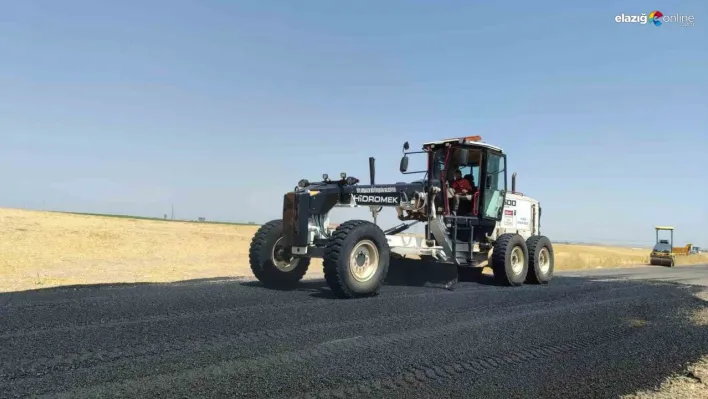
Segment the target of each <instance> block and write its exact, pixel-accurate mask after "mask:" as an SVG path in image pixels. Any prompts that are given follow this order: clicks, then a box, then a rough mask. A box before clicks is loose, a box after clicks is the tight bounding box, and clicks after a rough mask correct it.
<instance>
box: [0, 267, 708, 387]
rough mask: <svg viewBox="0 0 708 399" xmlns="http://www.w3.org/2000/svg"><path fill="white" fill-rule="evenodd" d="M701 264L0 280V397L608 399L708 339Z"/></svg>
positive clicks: (692, 358)
mask: <svg viewBox="0 0 708 399" xmlns="http://www.w3.org/2000/svg"><path fill="white" fill-rule="evenodd" d="M706 272H708V265H703V266H694V267H677V268H673V269H669V268H632V269H626V270H600V271H597V270H595V271H587V272H574V273H559V274H557V277H556V278H555V279H554V280H553V281H552V282H551V284H550V285H548V286H523V287H520V288H516V289H514V288H508V287H497V286H495V285H493V284H492V283H491V282H490V281H489V280H488V279H482V280H481V281H478V282H469V283H460V284H459V285H458V286H457V289H456V290H454V291H447V290H444V289H442V288H440V287H438V286H436V285H435V284H425V285H422V286H404V285H401V284H402V283H401V281H400V279H399V281H397V278H399V277H400V276H398V277H397V275H396V273H399V272H398V271H393V272H392V277H391V279H390V284H389V285H386V286H385V287H384V289H383V290H382V291H381V294H380V295H379V296H377V297H374V298H368V299H361V300H335V299H333V298H332V297H331V295H330V294H329V291H328V289H327V288H326V286H325V285H324V283H323V282H322V281H308V282H304V283H302V284H301V286H300V287H299V288H297V289H295V290H291V291H272V290H266V289H264V288H262V287H260V285H259V284H257V283H254V282H247V281H240V280H202V281H191V282H185V283H179V284H131V285H117V286H115V285H114V286H94V287H82V288H71V287H70V288H59V289H46V290H38V291H29V292H22V293H13V294H1V295H0V397H23V396H33V397H35V396H37V397H43V396H47V397H66V398H81V397H101V398H105V397H126V398H138V397H230V398H236V397H244V398H257V397H282V398H291V397H342V398H344V397H351V398H357V397H361V398H372V397H373V398H399V397H400V398H413V397H421V398H441V397H479V398H496V397H499V398H516V397H519V398H521V397H557V398H569V397H582V398H588V397H600V398H604V397H608V398H611V397H618V396H620V395H627V394H631V393H634V392H637V391H643V390H650V389H652V388H653V387H656V386H658V385H659V384H661V383H662V382H663V381H664V380H665V379H666V378H667V377H669V376H670V375H672V374H675V373H680V372H682V370H685V368H686V367H687V365H689V364H690V363H693V362H696V361H697V360H698V359H700V357H701V356H702V355H706V354H707V353H708V330H706V328H708V327H707V326H706V324H705V323H696V322H695V321H693V319H692V318H691V315H692V314H695V313H696V312H699V311H701V310H705V308H706V304H707V302H706V301H705V300H704V299H700V296H701V294H700V293H701V292H703V291H704V290H705V289H706V288H705V286H708V280H707V279H706V278H705V277H704V276H706V275H708V273H706ZM409 283H410V281H409ZM703 295H705V294H703ZM704 298H705V296H704Z"/></svg>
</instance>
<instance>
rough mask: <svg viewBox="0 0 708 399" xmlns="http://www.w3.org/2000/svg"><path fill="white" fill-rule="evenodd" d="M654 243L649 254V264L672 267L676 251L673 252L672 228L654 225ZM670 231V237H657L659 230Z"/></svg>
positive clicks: (674, 262)
mask: <svg viewBox="0 0 708 399" xmlns="http://www.w3.org/2000/svg"><path fill="white" fill-rule="evenodd" d="M654 228H655V229H656V244H654V248H653V249H652V251H651V255H649V264H651V265H657V266H668V267H674V265H675V264H676V253H675V252H674V247H673V245H674V228H673V227H670V226H656V227H654ZM662 230H668V231H671V236H670V237H671V238H670V240H671V241H669V240H667V239H661V240H660V239H659V231H662Z"/></svg>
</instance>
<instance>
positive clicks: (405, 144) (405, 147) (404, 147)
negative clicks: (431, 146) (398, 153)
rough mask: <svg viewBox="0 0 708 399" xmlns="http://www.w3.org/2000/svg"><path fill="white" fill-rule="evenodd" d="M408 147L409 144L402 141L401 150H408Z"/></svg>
mask: <svg viewBox="0 0 708 399" xmlns="http://www.w3.org/2000/svg"><path fill="white" fill-rule="evenodd" d="M409 148H411V146H410V145H409V144H408V142H407V141H406V142H405V143H403V151H408V149H409Z"/></svg>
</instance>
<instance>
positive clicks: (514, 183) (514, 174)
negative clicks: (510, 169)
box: [511, 172, 516, 194]
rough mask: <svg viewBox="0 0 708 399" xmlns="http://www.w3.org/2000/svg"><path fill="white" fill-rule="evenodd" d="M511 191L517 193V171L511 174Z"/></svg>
mask: <svg viewBox="0 0 708 399" xmlns="http://www.w3.org/2000/svg"><path fill="white" fill-rule="evenodd" d="M511 192H512V194H513V193H516V172H514V173H512V174H511Z"/></svg>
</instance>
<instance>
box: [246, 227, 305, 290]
mask: <svg viewBox="0 0 708 399" xmlns="http://www.w3.org/2000/svg"><path fill="white" fill-rule="evenodd" d="M282 234H283V221H282V220H280V219H277V220H272V221H270V222H268V223H266V224H264V225H263V226H261V227H260V228H259V229H258V231H256V235H255V236H253V240H252V241H251V248H250V251H249V254H248V256H249V261H250V263H251V271H252V272H253V274H254V275H255V276H256V278H257V279H258V280H259V281H260V282H261V283H263V284H264V285H265V286H267V287H271V288H291V287H293V286H294V285H296V284H297V283H298V282H299V281H300V280H302V278H303V277H304V276H305V273H306V272H307V268H308V267H309V266H310V258H292V259H291V262H290V263H289V264H287V265H282V266H280V267H279V266H278V265H276V263H279V262H276V261H278V260H279V259H277V255H276V254H275V252H276V251H275V250H276V248H275V245H276V244H277V243H278V242H279V240H280V239H281V238H282Z"/></svg>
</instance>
